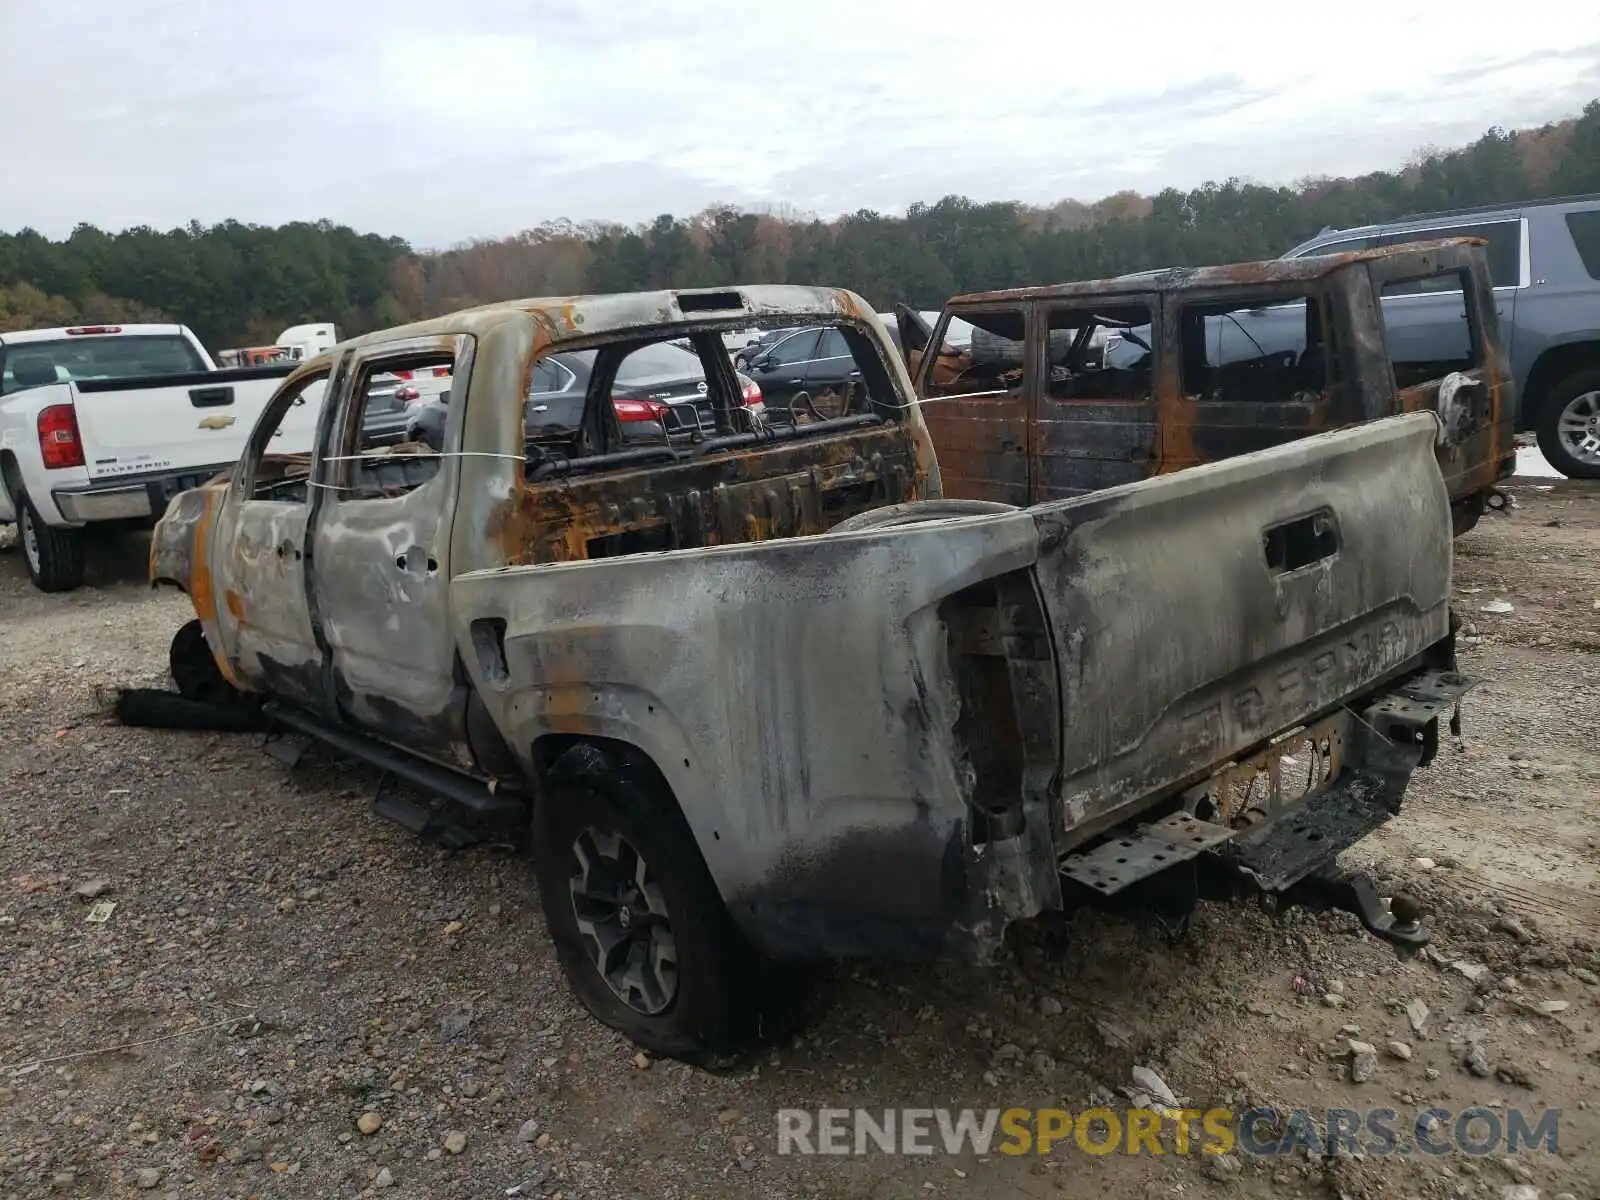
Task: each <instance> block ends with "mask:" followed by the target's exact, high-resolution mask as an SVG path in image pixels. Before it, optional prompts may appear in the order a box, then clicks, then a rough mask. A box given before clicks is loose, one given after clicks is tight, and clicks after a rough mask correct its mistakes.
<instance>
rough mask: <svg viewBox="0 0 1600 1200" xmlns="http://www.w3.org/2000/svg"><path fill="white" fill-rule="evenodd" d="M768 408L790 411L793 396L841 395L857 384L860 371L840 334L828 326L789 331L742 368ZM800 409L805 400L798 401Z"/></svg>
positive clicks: (813, 397) (803, 405)
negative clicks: (753, 382) (756, 387)
mask: <svg viewBox="0 0 1600 1200" xmlns="http://www.w3.org/2000/svg"><path fill="white" fill-rule="evenodd" d="M744 370H746V371H747V372H748V373H749V375H750V377H751V378H752V379H754V380H755V381H756V384H757V385H758V386H759V387H760V388H761V395H762V396H763V397H764V398H765V399H766V401H767V403H768V404H769V405H775V406H776V407H777V408H779V409H784V408H793V407H794V404H795V400H796V397H799V396H802V394H803V395H804V396H806V397H809V398H810V399H811V400H812V401H815V399H816V397H818V396H822V395H827V394H830V393H831V394H835V395H844V394H846V393H848V392H849V390H850V388H851V387H852V386H853V385H855V384H858V383H860V381H861V370H860V368H859V367H858V366H857V365H856V357H855V355H854V354H852V353H851V352H850V345H849V343H848V342H846V341H845V337H844V334H842V333H840V332H839V330H838V329H837V328H834V327H832V326H812V327H811V328H809V329H795V330H790V331H789V333H788V334H787V336H785V337H781V338H779V339H778V340H777V341H776V342H774V343H773V344H772V345H771V346H770V347H769V348H768V349H766V350H764V351H762V352H760V353H758V354H756V355H754V356H753V357H751V358H750V360H749V365H748V366H746V367H745V368H744ZM801 407H802V409H803V408H805V407H806V401H805V400H802V401H801Z"/></svg>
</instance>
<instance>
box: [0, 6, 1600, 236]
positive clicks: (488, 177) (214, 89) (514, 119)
mask: <svg viewBox="0 0 1600 1200" xmlns="http://www.w3.org/2000/svg"><path fill="white" fill-rule="evenodd" d="M1586 12H1587V13H1588V15H1587V16H1585V15H1583V14H1585V13H1586ZM1592 16H1593V14H1592V6H1590V5H1588V4H1585V3H1582V2H1574V0H1549V2H1546V0H1520V2H1519V3H1517V4H1515V5H1511V6H1508V5H1505V4H1503V3H1501V4H1495V5H1493V6H1488V5H1485V6H1484V7H1483V9H1482V11H1481V12H1480V11H1478V10H1477V6H1476V5H1475V4H1474V3H1472V2H1471V0H1469V2H1467V3H1457V4H1454V5H1445V4H1439V3H1429V4H1422V3H1409V2H1408V0H1389V2H1386V3H1367V2H1365V0H1346V2H1345V3H1343V4H1340V5H1336V6H1326V5H1318V6H1305V5H1301V4H1294V3H1283V2H1282V0H1276V2H1268V3H1259V4H1257V3H1243V2H1240V3H1234V2H1230V0H1189V2H1187V3H1181V4H1180V3H1172V4H1168V3H1165V2H1164V0H1140V2H1138V3H1127V4H1117V3H1107V2H1105V0H1100V2H1098V3H1094V4H1088V3H1083V2H1082V0H1045V2H1032V3H1030V2H1026V0H983V2H982V3H975V4H954V3H941V2H940V0H922V2H920V3H913V2H910V0H905V2H902V0H803V2H789V0H744V2H741V3H731V2H722V0H637V2H636V0H589V2H588V3H585V2H584V0H558V2H551V0H523V2H521V3H516V2H512V0H449V2H447V3H442V2H440V0H315V2H313V0H270V2H269V3H263V4H252V3H247V2H246V0H211V2H210V3H206V2H204V0H0V114H3V115H0V162H3V163H4V164H5V168H4V186H3V187H0V228H3V229H10V230H14V229H17V228H20V227H21V226H24V225H31V226H33V227H34V228H37V229H40V230H42V231H44V232H46V233H48V234H50V235H52V236H61V235H64V234H66V233H67V232H69V231H70V230H71V228H72V226H73V225H75V224H76V223H78V222H80V221H88V222H91V223H93V224H96V225H99V226H101V227H102V228H107V229H120V228H124V227H127V226H129V225H139V224H149V225H154V226H157V227H160V228H168V227H171V226H174V225H178V224H182V223H184V222H186V221H188V220H190V219H191V218H194V219H198V220H200V221H202V222H207V223H209V222H213V221H218V220H221V219H224V218H228V217H234V218H237V219H239V220H244V221H254V222H266V223H271V224H277V223H280V222H284V221H290V220H296V219H315V218H319V217H327V218H330V219H332V220H334V221H339V222H345V223H348V224H351V225H354V226H356V227H357V228H359V229H363V230H376V231H380V232H384V233H397V234H400V235H401V236H403V237H406V238H409V239H411V240H412V241H413V242H414V243H415V244H416V245H418V246H419V247H435V246H442V245H447V244H451V243H454V242H457V241H460V240H462V239H465V238H469V237H478V236H498V235H504V234H509V233H513V232H516V231H517V230H520V229H524V228H528V227H530V226H532V225H535V224H538V223H539V222H540V221H543V220H547V219H551V218H555V217H571V218H574V219H576V220H588V219H602V220H617V221H626V222H636V221H643V220H648V219H650V218H651V217H653V216H655V215H656V214H657V213H662V212H672V213H676V214H679V215H686V214H689V213H692V212H695V211H698V210H699V209H701V208H704V207H705V206H706V205H707V204H710V203H712V202H727V203H734V204H739V205H756V206H759V205H787V206H791V207H793V208H798V209H800V210H804V211H812V212H816V213H819V214H821V215H824V216H828V215H833V214H835V213H838V212H840V211H846V210H854V209H857V208H876V209H878V210H880V211H889V212H894V211H900V210H903V209H904V208H905V206H906V205H907V204H909V203H911V202H914V201H917V200H928V201H932V200H936V199H938V198H939V197H940V196H942V195H945V194H948V193H950V192H958V193H961V194H964V195H967V196H971V197H974V198H976V199H1021V200H1025V201H1029V202H1032V203H1051V202H1053V201H1056V200H1059V199H1062V198H1065V197H1069V196H1070V197H1076V198H1079V199H1084V200H1093V199H1097V198H1098V197H1100V196H1103V195H1106V194H1108V193H1111V192H1114V191H1118V190H1120V189H1124V188H1134V189H1138V190H1140V191H1147V192H1148V191H1154V190H1157V189H1159V188H1161V187H1163V186H1167V185H1176V186H1179V187H1185V186H1191V185H1194V184H1197V183H1201V182H1204V181H1205V180H1207V179H1218V180H1221V179H1224V178H1226V177H1228V176H1230V175H1238V176H1243V177H1247V178H1253V179H1256V180H1260V181H1263V182H1272V183H1276V182H1288V181H1292V180H1294V179H1296V178H1299V177H1302V176H1306V175H1313V174H1330V175H1339V174H1351V173H1356V172H1361V171H1367V170H1373V169H1378V168H1385V167H1393V166H1396V165H1398V164H1400V163H1402V162H1404V161H1405V159H1406V158H1408V157H1409V156H1410V155H1411V154H1412V152H1413V151H1415V150H1416V149H1417V148H1418V147H1419V146H1421V145H1424V144H1427V143H1434V144H1437V145H1453V144H1457V143H1461V142H1464V141H1469V140H1471V139H1472V138H1474V137H1476V136H1477V135H1478V134H1480V133H1482V132H1483V131H1484V130H1485V129H1486V128H1488V127H1489V126H1490V125H1495V124H1499V125H1504V126H1506V127H1508V128H1513V127H1517V126H1523V125H1532V124H1538V123H1541V122H1544V121H1547V120H1552V119H1556V118H1559V117H1563V116H1568V115H1572V114H1575V113H1576V112H1577V111H1578V110H1579V109H1580V108H1581V107H1582V105H1583V104H1584V102H1586V101H1587V100H1590V99H1593V98H1595V97H1596V96H1600V24H1597V23H1595V22H1594V21H1593V20H1592ZM1314 21H1315V23H1313V22H1314Z"/></svg>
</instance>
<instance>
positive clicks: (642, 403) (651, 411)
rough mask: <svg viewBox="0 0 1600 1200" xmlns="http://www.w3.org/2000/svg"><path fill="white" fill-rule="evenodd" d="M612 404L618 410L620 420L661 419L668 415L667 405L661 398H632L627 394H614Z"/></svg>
mask: <svg viewBox="0 0 1600 1200" xmlns="http://www.w3.org/2000/svg"><path fill="white" fill-rule="evenodd" d="M611 406H612V407H613V408H615V409H616V410H617V420H619V421H659V420H661V419H662V418H663V417H665V416H666V415H667V406H666V405H665V404H662V403H661V402H660V401H659V400H632V399H629V398H628V397H626V396H613V397H611Z"/></svg>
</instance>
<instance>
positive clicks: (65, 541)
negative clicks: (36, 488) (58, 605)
mask: <svg viewBox="0 0 1600 1200" xmlns="http://www.w3.org/2000/svg"><path fill="white" fill-rule="evenodd" d="M17 541H18V542H19V543H21V545H22V559H23V562H24V563H26V564H27V567H28V578H29V579H31V580H33V586H34V587H36V588H38V589H39V590H40V591H41V592H70V591H72V590H73V589H74V588H77V587H80V586H81V585H82V584H83V531H82V530H81V529H54V528H52V527H51V526H49V525H46V524H45V523H44V519H43V518H42V517H40V516H39V510H38V509H36V508H34V506H33V501H32V500H30V499H28V493H27V492H18V493H17Z"/></svg>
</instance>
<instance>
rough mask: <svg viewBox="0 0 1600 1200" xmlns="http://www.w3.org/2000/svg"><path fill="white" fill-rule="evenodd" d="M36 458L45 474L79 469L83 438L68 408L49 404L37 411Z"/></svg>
mask: <svg viewBox="0 0 1600 1200" xmlns="http://www.w3.org/2000/svg"><path fill="white" fill-rule="evenodd" d="M39 457H40V458H42V459H44V466H45V470H47V471H59V470H60V469H61V468H63V467H81V466H83V439H82V438H80V437H79V436H78V414H77V413H75V412H73V410H72V405H70V404H51V405H49V406H47V407H45V408H41V409H40V410H39Z"/></svg>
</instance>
